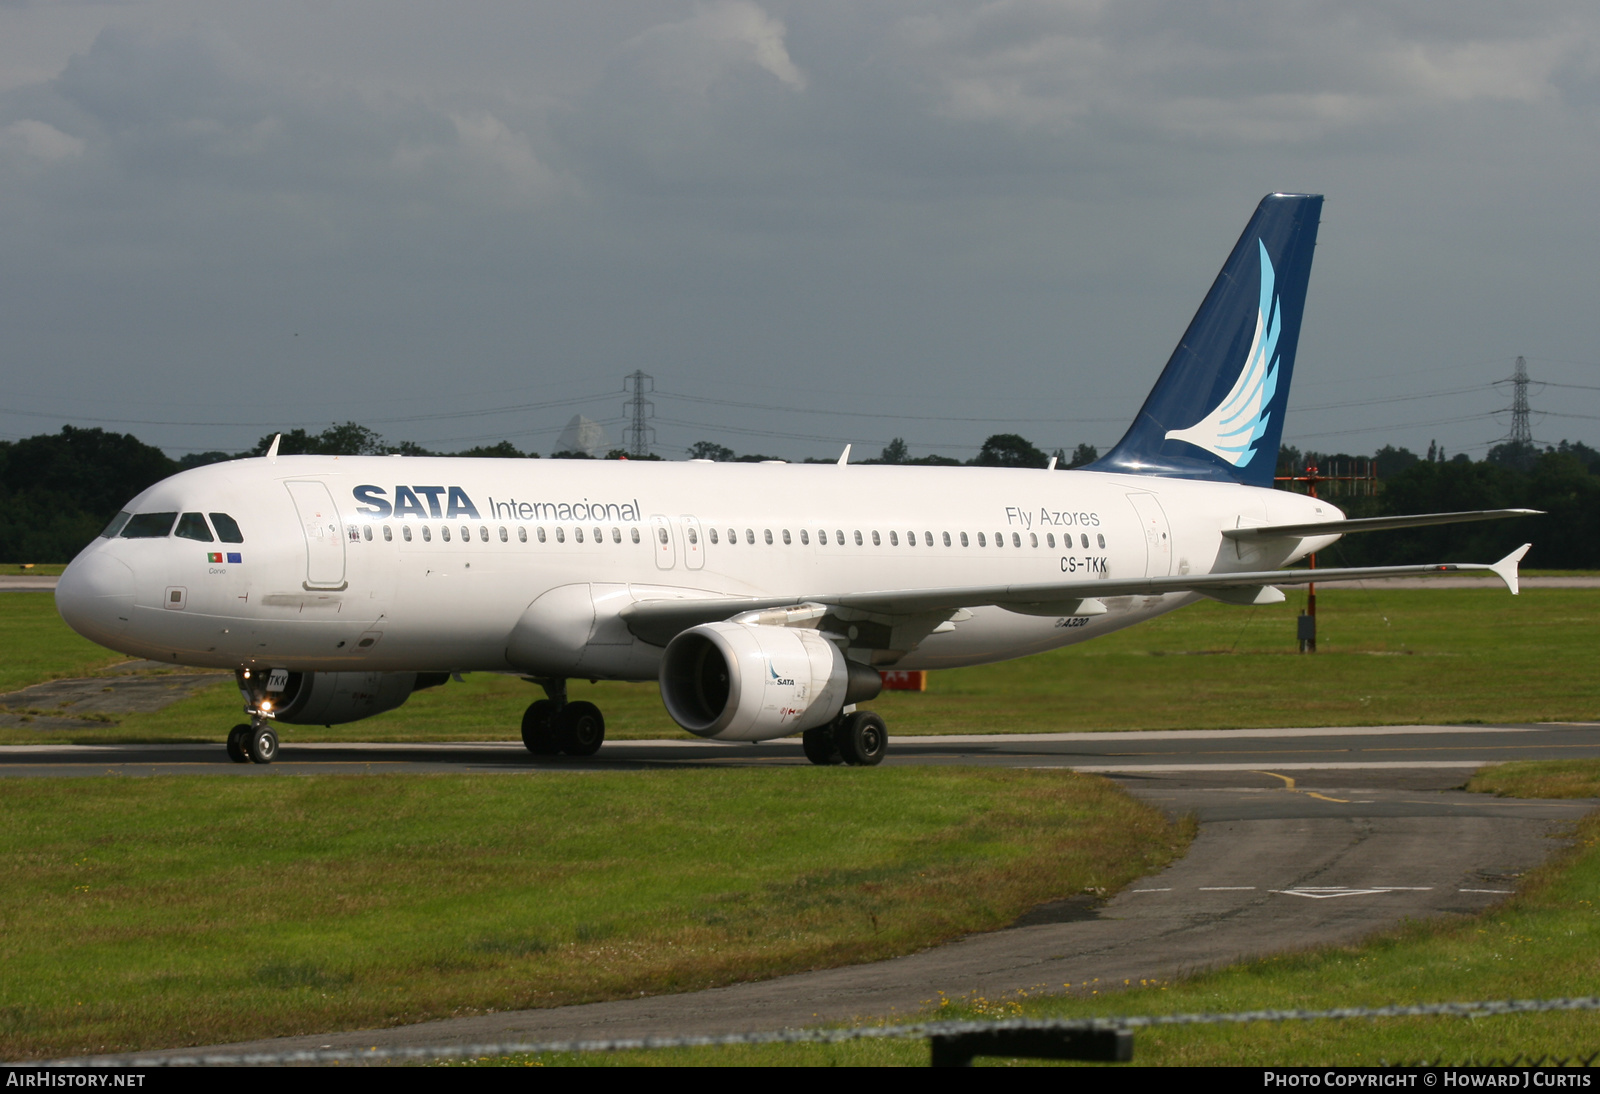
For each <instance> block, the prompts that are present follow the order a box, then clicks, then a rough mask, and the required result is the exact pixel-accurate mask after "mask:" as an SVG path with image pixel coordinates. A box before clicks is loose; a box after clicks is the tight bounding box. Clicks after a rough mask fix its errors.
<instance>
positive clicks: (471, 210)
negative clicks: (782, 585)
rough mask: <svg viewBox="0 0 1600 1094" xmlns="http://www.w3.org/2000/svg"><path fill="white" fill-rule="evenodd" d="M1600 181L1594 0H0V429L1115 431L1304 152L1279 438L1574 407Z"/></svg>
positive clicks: (1296, 440) (1454, 424) (915, 435)
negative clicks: (1313, 200)
mask: <svg viewBox="0 0 1600 1094" xmlns="http://www.w3.org/2000/svg"><path fill="white" fill-rule="evenodd" d="M1597 183H1600V6H1597V5H1595V4H1594V3H1593V2H1592V0H1588V2H1576V0H1574V2H1565V0H1550V2H1546V0H1523V2H1521V3H1517V4H1507V3H1480V2H1473V0H1457V2H1454V3H1450V4H1439V3H1437V2H1433V3H1415V4H1395V3H1387V2H1386V3H1365V2H1361V0H1339V2H1338V3H1331V2H1330V3H1322V2H1318V0H1289V2H1285V0H1271V2H1249V0H1243V2H1231V3H1218V2H1194V0H1189V2H1185V3H1157V2H1141V0H1120V2H1117V3H1110V2H1106V3H1096V2H1087V0H1083V2H1066V0H1063V2H1053V0H1032V2H1025V0H1015V2H1013V0H1000V2H995V3H968V4H961V3H915V4H914V3H894V2H877V3H871V4H863V3H859V2H853V3H835V2H830V0H807V2H806V3H794V4H790V3H783V2H777V0H765V2H762V3H754V2H749V0H719V2H705V3H676V2H623V0H605V2H603V3H578V2H573V3H539V2H530V0H515V2H506V3H499V2H483V0H455V2H453V3H450V4H420V3H405V2H400V0H382V2H377V0H366V2H363V0H343V2H338V3H330V2H328V0H317V2H298V0H276V2H273V3H239V2H235V0H205V2H204V3H199V2H185V0H147V2H140V0H132V2H116V3H107V4H94V3H87V2H62V3H48V2H41V0H0V345H3V347H4V358H3V359H4V366H3V371H0V378H3V385H4V397H3V399H0V436H3V437H6V438H16V437H22V436H28V435H31V434H34V433H40V432H54V431H55V430H56V429H58V428H59V427H60V426H61V425H62V424H63V423H73V424H77V425H85V426H87V425H101V426H104V427H105V428H109V429H116V430H118V431H123V432H131V433H134V434H135V435H137V436H139V437H140V438H142V439H144V440H147V441H149V442H151V443H154V444H159V445H161V446H162V447H164V448H165V449H167V451H168V452H170V453H172V454H174V455H180V454H182V453H183V452H186V451H196V450H205V449H224V450H237V449H241V448H244V447H247V446H248V445H250V444H252V443H254V441H255V439H256V437H258V436H260V435H261V434H262V433H264V432H268V431H271V430H274V429H277V428H287V427H292V426H297V425H299V426H305V427H308V428H311V429H313V430H315V429H319V428H321V427H322V426H323V425H325V424H327V423H329V422H333V421H344V420H347V419H354V420H356V421H360V422H363V423H366V424H368V425H370V426H372V427H373V428H375V429H377V430H378V431H379V432H381V433H383V434H384V436H385V437H386V438H388V439H389V440H391V441H400V440H407V439H409V440H414V441H416V442H418V443H420V444H423V445H425V446H428V447H432V448H442V449H457V448H463V447H467V446H469V445H472V444H477V443H488V442H493V441H497V440H500V439H502V438H505V439H509V440H511V441H512V442H513V443H515V444H516V445H518V447H520V448H524V449H531V450H534V451H539V452H546V453H547V452H549V451H550V450H551V448H552V447H553V446H554V443H555V438H556V435H557V433H558V432H559V431H560V429H561V427H562V426H563V425H564V424H565V423H566V421H567V419H568V418H570V417H571V416H572V415H573V414H574V413H583V414H586V415H588V416H589V417H591V418H595V419H598V420H601V421H602V422H604V424H605V426H606V429H607V431H608V433H609V435H610V436H611V437H612V438H613V439H620V431H621V425H622V423H621V421H620V418H621V414H622V403H623V399H624V396H623V394H622V392H621V388H622V378H623V376H624V374H626V373H629V372H632V371H633V370H635V369H643V370H644V371H645V372H648V373H650V374H652V375H653V376H654V378H655V385H656V393H655V395H654V397H653V398H654V409H655V414H656V418H655V422H654V426H655V430H656V437H657V444H656V450H657V451H658V452H660V453H661V454H663V455H666V456H669V457H677V456H681V455H682V454H683V450H684V448H685V447H686V446H687V445H688V444H690V443H691V442H693V441H696V440H700V439H706V440H712V441H716V442H719V443H722V444H726V445H728V446H730V447H732V448H734V449H736V450H737V451H740V452H750V451H759V452H766V453H771V454H775V455H778V456H784V457H791V458H798V457H802V456H806V455H819V456H820V455H833V454H836V453H837V451H838V449H839V447H840V446H842V444H843V443H845V442H846V441H850V442H854V443H855V445H856V452H857V453H858V454H875V453H876V451H877V450H878V449H879V448H881V447H882V446H883V445H884V444H885V443H886V442H887V441H888V440H889V439H890V438H892V437H895V436H902V437H904V438H905V439H906V440H907V442H908V443H909V444H910V446H911V449H912V452H913V453H914V454H918V455H920V454H923V453H926V452H933V451H937V452H941V453H943V454H947V455H953V456H960V457H963V458H965V457H967V456H970V455H972V454H973V453H974V452H975V451H976V449H977V446H978V445H979V444H980V443H981V442H982V440H983V438H984V437H985V436H987V435H989V434H991V433H996V432H1019V433H1022V434H1023V435H1024V436H1026V437H1028V438H1030V439H1032V440H1033V441H1034V442H1035V443H1037V444H1039V445H1040V446H1041V447H1046V448H1050V449H1053V448H1055V447H1057V446H1064V447H1066V448H1067V449H1068V450H1069V451H1070V449H1071V447H1072V446H1073V445H1075V444H1078V443H1080V442H1088V443H1091V444H1096V445H1098V446H1100V448H1101V450H1102V451H1104V450H1105V448H1106V447H1107V446H1109V445H1111V444H1113V443H1114V442H1115V441H1116V440H1117V439H1118V438H1119V437H1120V436H1121V434H1122V431H1123V429H1124V428H1125V427H1126V425H1127V423H1128V421H1129V420H1130V419H1131V417H1132V416H1133V414H1134V413H1135V411H1136V410H1137V409H1138V407H1139V404H1140V402H1141V401H1142V399H1143V398H1144V395H1145V393H1146V391H1147V390H1148V389H1149V387H1150V385H1151V384H1152V383H1153V381H1154V380H1155V377H1156V375H1157V374H1158V373H1159V371H1160V369H1161V366H1162V365H1163V364H1164V363H1165V361H1166V359H1167V357H1168V355H1169V354H1170V353H1171V351H1172V347H1173V345H1174V343H1175V342H1176V340H1177V338H1178V336H1179V335H1180V334H1181V333H1182V332H1183V329H1184V327H1185V326H1186V325H1187V323H1188V321H1189V319H1190V317H1191V315H1192V313H1193V311H1194V309H1195V307H1196V306H1197V305H1198V303H1199V301H1200V299H1201V297H1202V296H1203V295H1204V293H1205V291H1206V289H1207V288H1208V287H1209V285H1210V282H1211V280H1212V278H1213V277H1214V276H1215V274H1216V271H1217V268H1218V267H1219V266H1220V265H1221V262H1222V260H1223V259H1224V258H1225V257H1226V255H1227V252H1228V250H1229V248H1230V247H1231V246H1232V244H1233V242H1234V240H1235V239H1236V238H1237V236H1238V234H1239V232H1240V230H1241V229H1242V227H1243V225H1244V222H1245V220H1246V218H1247V217H1248V216H1249V215H1250V213H1251V211H1252V210H1253V209H1254V207H1255V204H1256V202H1257V201H1258V200H1259V199H1260V198H1261V196H1262V195H1263V194H1265V193H1267V192H1269V191H1273V190H1295V191H1310V192H1316V193H1322V194H1326V195H1327V198H1328V201H1327V204H1326V206H1325V208H1324V213H1323V222H1322V229H1321V236H1320V239H1319V247H1318V252H1317V259H1316V265H1315V267H1314V268H1313V271H1312V277H1311V291H1310V296H1309V299H1308V302H1307V306H1306V317H1305V326H1304V332H1303V335H1302V339H1301V345H1300V352H1299V360H1298V367H1297V372H1296V376H1295V382H1294V387H1293V390H1292V394H1291V396H1290V414H1289V420H1288V423H1287V426H1286V429H1285V432H1284V440H1285V442H1287V443H1292V444H1298V445H1300V446H1301V447H1311V448H1316V449H1319V450H1324V451H1327V450H1344V451H1351V452H1371V451H1372V450H1374V449H1375V448H1377V447H1378V446H1379V445H1382V444H1385V443H1394V444H1401V445H1406V446H1409V447H1411V448H1412V449H1414V450H1423V449H1426V448H1427V446H1428V443H1429V441H1430V440H1431V439H1434V438H1437V439H1438V440H1439V441H1440V442H1441V443H1442V444H1444V445H1445V447H1446V448H1447V450H1448V451H1450V452H1451V453H1454V452H1457V451H1466V452H1469V453H1471V454H1473V455H1481V454H1482V453H1483V452H1484V451H1485V450H1486V449H1487V447H1488V445H1489V444H1490V443H1492V442H1493V441H1494V440H1495V439H1497V438H1499V437H1501V436H1503V435H1504V434H1505V433H1506V432H1507V430H1508V428H1509V424H1510V423H1509V418H1508V416H1506V415H1504V414H1499V415H1495V414H1494V413H1493V412H1494V411H1496V410H1498V409H1500V408H1502V407H1505V406H1509V404H1510V392H1509V390H1508V389H1506V388H1505V387H1503V386H1502V387H1499V388H1496V387H1493V386H1491V385H1492V382H1493V381H1495V380H1499V379H1502V378H1504V377H1507V376H1509V375H1510V374H1511V371H1512V365H1513V360H1514V358H1515V357H1516V356H1517V355H1519V354H1520V355H1524V356H1526V357H1527V359H1528V363H1529V370H1530V372H1531V373H1532V374H1533V376H1534V377H1535V379H1537V380H1541V381H1546V382H1548V383H1550V384H1563V385H1574V386H1567V387H1556V386H1545V387H1542V388H1538V387H1536V388H1535V389H1534V391H1533V395H1532V402H1533V405H1534V408H1535V410H1536V411H1538V412H1540V413H1539V415H1537V416H1536V417H1535V419H1534V434H1535V436H1536V437H1537V438H1538V439H1540V440H1543V441H1552V442H1553V441H1557V440H1560V439H1562V438H1572V439H1576V440H1584V441H1586V442H1588V443H1590V444H1597V445H1600V390H1597V389H1600V363H1597V362H1600V299H1597V292H1600V277H1597V273H1600V202H1597V199H1596V185H1597ZM1557 415H1562V416H1557Z"/></svg>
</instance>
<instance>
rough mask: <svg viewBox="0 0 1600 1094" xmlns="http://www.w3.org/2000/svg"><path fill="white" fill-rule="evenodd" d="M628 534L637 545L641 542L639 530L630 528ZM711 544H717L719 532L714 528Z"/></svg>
mask: <svg viewBox="0 0 1600 1094" xmlns="http://www.w3.org/2000/svg"><path fill="white" fill-rule="evenodd" d="M628 534H629V535H630V536H632V537H633V542H635V543H638V542H639V529H637V528H629V529H628ZM711 542H712V543H715V542H717V530H716V529H715V528H713V529H712V530H711Z"/></svg>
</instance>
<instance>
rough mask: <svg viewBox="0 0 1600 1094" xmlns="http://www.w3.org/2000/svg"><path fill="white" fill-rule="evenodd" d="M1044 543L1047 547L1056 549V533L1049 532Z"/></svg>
mask: <svg viewBox="0 0 1600 1094" xmlns="http://www.w3.org/2000/svg"><path fill="white" fill-rule="evenodd" d="M1044 542H1045V546H1047V547H1054V546H1055V545H1056V534H1055V533H1054V532H1047V533H1046V534H1045V537H1044Z"/></svg>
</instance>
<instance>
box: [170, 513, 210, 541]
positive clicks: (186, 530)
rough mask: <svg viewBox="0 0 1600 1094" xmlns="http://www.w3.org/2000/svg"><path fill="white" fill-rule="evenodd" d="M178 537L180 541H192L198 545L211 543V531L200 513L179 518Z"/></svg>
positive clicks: (186, 514)
mask: <svg viewBox="0 0 1600 1094" xmlns="http://www.w3.org/2000/svg"><path fill="white" fill-rule="evenodd" d="M177 535H178V538H179V539H192V540H194V541H195V542H196V543H210V542H211V529H210V528H208V527H207V526H206V518H205V517H202V516H201V515H200V514H199V513H185V514H183V516H181V517H179V518H178V532H177Z"/></svg>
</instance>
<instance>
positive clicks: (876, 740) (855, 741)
mask: <svg viewBox="0 0 1600 1094" xmlns="http://www.w3.org/2000/svg"><path fill="white" fill-rule="evenodd" d="M800 742H801V745H802V746H803V747H804V748H805V751H806V759H808V760H810V761H811V762H812V763H814V764H819V765H821V766H824V767H826V766H828V765H829V764H840V763H844V764H850V765H852V766H856V767H871V766H872V765H873V764H876V763H881V762H882V761H883V756H884V753H886V752H888V751H889V728H888V727H887V726H885V725H884V724H883V719H882V718H880V717H878V716H877V715H876V714H874V713H872V711H870V710H853V711H850V712H849V713H846V714H841V715H839V717H837V718H835V719H834V720H833V721H832V722H829V723H828V724H827V725H825V726H818V727H817V728H816V729H808V730H806V731H805V732H804V733H803V734H801V735H800Z"/></svg>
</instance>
